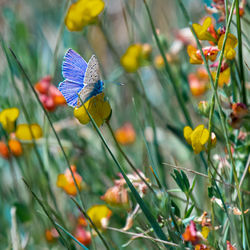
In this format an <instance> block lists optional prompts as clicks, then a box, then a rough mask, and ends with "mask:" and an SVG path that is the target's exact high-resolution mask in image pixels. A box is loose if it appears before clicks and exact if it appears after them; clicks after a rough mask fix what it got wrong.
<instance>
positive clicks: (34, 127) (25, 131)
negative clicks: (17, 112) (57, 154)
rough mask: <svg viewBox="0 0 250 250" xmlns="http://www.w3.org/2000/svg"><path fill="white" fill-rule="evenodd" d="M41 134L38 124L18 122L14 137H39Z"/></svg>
mask: <svg viewBox="0 0 250 250" xmlns="http://www.w3.org/2000/svg"><path fill="white" fill-rule="evenodd" d="M42 136H43V132H42V129H41V127H40V126H39V125H38V124H31V125H28V124H19V125H18V126H17V129H16V137H17V138H18V139H19V140H32V138H33V139H39V138H41V137H42Z"/></svg>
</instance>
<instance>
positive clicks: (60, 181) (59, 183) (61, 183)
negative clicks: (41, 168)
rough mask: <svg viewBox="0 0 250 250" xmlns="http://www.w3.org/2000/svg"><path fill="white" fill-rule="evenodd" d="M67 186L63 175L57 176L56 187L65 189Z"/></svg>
mask: <svg viewBox="0 0 250 250" xmlns="http://www.w3.org/2000/svg"><path fill="white" fill-rule="evenodd" d="M67 184H68V182H67V178H66V177H65V176H64V174H59V175H58V176H57V182H56V185H57V186H58V187H60V188H63V187H65V186H66V185H67Z"/></svg>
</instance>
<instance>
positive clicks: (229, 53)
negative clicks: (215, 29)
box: [218, 33, 238, 60]
mask: <svg viewBox="0 0 250 250" xmlns="http://www.w3.org/2000/svg"><path fill="white" fill-rule="evenodd" d="M224 38H225V34H223V35H221V36H220V39H219V41H218V49H219V50H221V49H222V45H223V41H224ZM237 43H238V40H237V38H236V37H235V36H234V35H233V34H231V33H229V34H228V36H227V40H226V45H225V50H224V56H225V58H226V59H228V60H233V59H234V58H235V56H236V52H235V50H234V48H235V47H236V46H237Z"/></svg>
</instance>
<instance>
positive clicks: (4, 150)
mask: <svg viewBox="0 0 250 250" xmlns="http://www.w3.org/2000/svg"><path fill="white" fill-rule="evenodd" d="M0 156H2V157H3V158H4V159H8V158H9V157H10V153H9V149H8V147H7V145H6V144H5V143H4V142H3V141H0Z"/></svg>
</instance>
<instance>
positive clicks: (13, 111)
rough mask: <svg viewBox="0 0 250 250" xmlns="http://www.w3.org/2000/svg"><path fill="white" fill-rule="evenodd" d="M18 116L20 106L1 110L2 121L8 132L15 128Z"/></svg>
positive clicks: (0, 121)
mask: <svg viewBox="0 0 250 250" xmlns="http://www.w3.org/2000/svg"><path fill="white" fill-rule="evenodd" d="M18 116H19V109H18V108H8V109H4V110H2V111H1V112H0V123H1V124H2V126H3V129H4V130H5V131H6V132H8V133H11V132H13V131H14V130H15V122H16V120H17V118H18Z"/></svg>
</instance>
